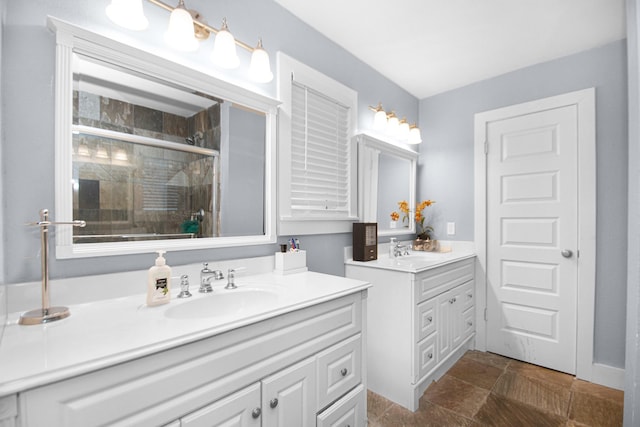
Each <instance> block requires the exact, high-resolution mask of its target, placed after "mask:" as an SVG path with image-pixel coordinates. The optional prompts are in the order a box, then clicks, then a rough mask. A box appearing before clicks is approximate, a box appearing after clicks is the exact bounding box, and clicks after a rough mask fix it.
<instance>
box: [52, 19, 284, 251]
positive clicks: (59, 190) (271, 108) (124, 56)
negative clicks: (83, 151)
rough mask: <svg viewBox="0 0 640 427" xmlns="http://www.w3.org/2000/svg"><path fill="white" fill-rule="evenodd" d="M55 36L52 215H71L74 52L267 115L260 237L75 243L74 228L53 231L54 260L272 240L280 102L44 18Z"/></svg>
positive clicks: (64, 218) (60, 217) (58, 218)
mask: <svg viewBox="0 0 640 427" xmlns="http://www.w3.org/2000/svg"><path fill="white" fill-rule="evenodd" d="M47 23H48V26H49V28H50V29H51V30H52V31H53V32H54V33H55V35H56V67H55V68H56V69H55V71H56V75H55V219H56V221H71V220H73V219H82V218H73V194H72V188H71V186H70V185H69V183H70V182H72V155H73V149H72V143H71V138H72V133H71V125H72V116H73V93H72V91H73V54H74V52H77V53H81V54H83V55H87V56H90V57H93V58H96V59H100V60H102V61H105V62H108V63H113V64H117V65H120V66H123V67H126V68H129V69H131V70H133V71H136V72H140V73H143V74H146V75H149V76H151V77H153V78H157V79H160V80H164V81H167V82H168V83H173V84H177V85H181V86H184V87H187V88H191V89H197V90H198V91H201V92H205V93H209V94H211V95H214V96H217V97H219V98H222V99H224V100H225V101H229V102H232V103H237V104H240V105H242V106H245V107H248V108H250V109H253V110H256V111H259V112H261V113H264V114H265V120H266V132H265V177H264V179H265V181H264V191H265V194H264V235H254V236H229V237H205V238H199V239H170V240H146V241H132V242H110V243H82V244H77V243H76V244H74V243H73V230H72V227H59V228H58V229H57V230H56V258H59V259H65V258H83V257H94V256H107V255H123V254H134V253H147V252H152V251H156V250H159V249H162V250H167V251H176V250H193V249H211V248H223V247H231V246H248V245H259V244H271V243H275V242H276V211H275V210H276V202H275V200H276V193H275V184H276V176H275V169H276V168H275V164H276V149H275V148H276V122H277V111H278V104H279V102H278V101H277V100H275V99H272V98H269V97H267V96H264V95H261V94H258V93H256V92H253V91H251V90H249V89H247V88H243V87H239V86H236V85H234V84H232V83H229V82H226V81H223V80H220V79H217V78H215V77H212V76H211V75H208V74H205V73H203V72H201V71H198V70H195V69H192V68H189V67H186V66H183V65H181V64H178V63H176V62H172V61H169V60H167V59H163V58H160V57H158V56H156V55H153V54H151V53H148V52H146V51H143V50H140V49H137V48H134V47H132V46H129V45H125V44H122V43H120V42H117V41H114V40H111V39H109V38H106V37H103V36H101V35H98V34H95V33H93V32H91V31H88V30H84V29H82V28H79V27H76V26H75V25H72V24H69V23H67V22H64V21H61V20H59V19H56V18H53V17H48V19H47Z"/></svg>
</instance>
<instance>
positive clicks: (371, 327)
mask: <svg viewBox="0 0 640 427" xmlns="http://www.w3.org/2000/svg"><path fill="white" fill-rule="evenodd" d="M345 269H346V276H347V277H349V278H354V279H360V280H366V281H368V282H370V283H371V284H372V285H373V286H372V287H371V288H370V289H369V298H368V301H367V386H368V388H369V389H370V390H371V391H373V392H375V393H377V394H380V395H382V396H384V397H386V398H388V399H390V400H392V401H394V402H396V403H398V404H400V405H402V406H404V407H406V408H408V409H410V410H412V411H415V410H416V409H417V408H418V402H419V399H420V397H421V396H422V394H423V393H424V391H425V390H426V388H427V387H428V386H429V384H430V383H431V382H432V381H434V380H437V379H438V378H440V376H442V374H444V372H446V370H448V369H449V368H450V367H451V366H452V365H453V364H454V363H455V362H456V361H457V360H458V359H459V358H460V356H461V355H462V354H464V351H466V349H468V348H470V347H471V345H472V344H473V337H474V336H475V327H474V316H475V313H474V302H475V295H474V290H475V289H474V258H473V257H468V258H465V259H461V260H458V261H453V262H448V263H444V264H443V265H440V266H434V267H432V268H429V269H424V270H421V271H407V269H402V268H398V269H394V268H389V267H387V268H376V267H375V266H373V264H372V266H371V267H370V266H368V265H367V263H364V262H363V263H355V262H349V263H347V264H346V265H345Z"/></svg>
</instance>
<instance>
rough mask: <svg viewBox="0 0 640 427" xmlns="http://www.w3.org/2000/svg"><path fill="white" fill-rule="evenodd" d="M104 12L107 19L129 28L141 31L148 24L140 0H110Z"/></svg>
mask: <svg viewBox="0 0 640 427" xmlns="http://www.w3.org/2000/svg"><path fill="white" fill-rule="evenodd" d="M106 12H107V16H108V17H109V19H111V20H112V21H113V22H115V23H116V24H118V25H120V26H121V27H124V28H127V29H129V30H134V31H142V30H146V29H147V27H148V26H149V20H148V19H147V17H146V16H144V12H143V11H142V0H111V3H110V4H109V6H107V9H106Z"/></svg>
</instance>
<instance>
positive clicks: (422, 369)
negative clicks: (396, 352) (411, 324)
mask: <svg viewBox="0 0 640 427" xmlns="http://www.w3.org/2000/svg"><path fill="white" fill-rule="evenodd" d="M437 337H438V333H437V332H436V333H434V334H431V335H430V336H429V337H427V338H425V339H424V340H422V341H420V342H419V343H418V352H417V354H416V365H417V366H416V370H415V371H416V373H417V376H416V377H415V380H414V383H416V382H418V381H419V380H420V378H422V377H423V376H424V375H426V374H428V373H429V371H430V370H432V369H433V368H434V367H435V366H436V363H437V362H438V357H437V356H438V352H437V351H436V346H437V342H438V341H437Z"/></svg>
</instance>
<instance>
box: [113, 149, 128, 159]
mask: <svg viewBox="0 0 640 427" xmlns="http://www.w3.org/2000/svg"><path fill="white" fill-rule="evenodd" d="M113 158H114V159H116V160H120V161H123V162H126V161H127V160H129V156H128V155H127V152H126V151H124V149H122V148H118V149H117V150H116V154H114V155H113Z"/></svg>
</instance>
